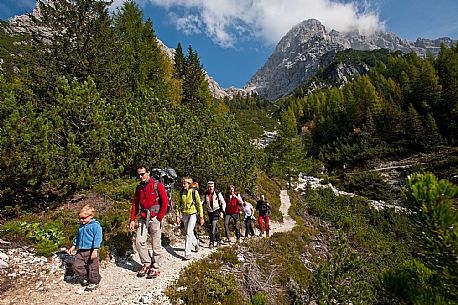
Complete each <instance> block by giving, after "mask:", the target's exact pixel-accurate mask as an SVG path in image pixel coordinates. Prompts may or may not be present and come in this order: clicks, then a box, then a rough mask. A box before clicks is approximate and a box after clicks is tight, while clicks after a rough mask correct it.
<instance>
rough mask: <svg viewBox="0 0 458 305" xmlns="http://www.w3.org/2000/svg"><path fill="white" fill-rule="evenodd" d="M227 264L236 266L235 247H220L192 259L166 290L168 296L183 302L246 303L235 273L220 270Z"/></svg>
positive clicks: (174, 300) (227, 304) (228, 304)
mask: <svg viewBox="0 0 458 305" xmlns="http://www.w3.org/2000/svg"><path fill="white" fill-rule="evenodd" d="M224 264H226V265H229V266H236V265H237V254H236V252H235V250H234V249H233V248H225V249H224V250H218V251H217V252H215V253H213V254H212V255H210V256H209V257H207V258H205V259H203V260H200V261H196V262H192V263H191V264H190V265H189V266H188V267H186V268H185V269H184V270H183V272H182V274H181V275H180V278H179V279H178V281H177V283H175V284H174V285H172V286H170V287H168V288H167V289H166V294H167V296H168V297H169V298H170V299H171V300H172V302H174V303H178V302H183V303H184V304H223V305H232V304H233V305H236V304H241V303H243V302H242V299H243V297H242V296H241V295H240V292H239V289H238V288H237V282H236V278H235V276H234V274H232V273H224V272H222V271H221V268H222V266H223V265H224Z"/></svg>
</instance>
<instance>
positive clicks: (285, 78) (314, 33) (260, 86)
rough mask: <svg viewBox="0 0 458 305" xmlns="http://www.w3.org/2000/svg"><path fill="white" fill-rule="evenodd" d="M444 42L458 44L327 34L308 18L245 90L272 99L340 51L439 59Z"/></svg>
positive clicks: (385, 34)
mask: <svg viewBox="0 0 458 305" xmlns="http://www.w3.org/2000/svg"><path fill="white" fill-rule="evenodd" d="M441 43H444V44H445V45H446V46H451V45H453V44H454V43H456V41H454V40H452V39H450V38H439V39H437V40H429V39H421V38H419V39H417V41H416V42H415V43H414V42H410V41H407V40H406V39H402V38H399V37H398V36H396V34H394V33H390V32H376V33H373V34H370V35H362V34H360V33H357V32H346V33H341V32H338V31H336V30H329V31H328V30H326V28H325V26H324V25H323V24H321V22H320V21H318V20H316V19H308V20H304V21H302V22H300V23H298V24H296V25H295V26H294V27H293V28H292V29H291V30H290V31H289V32H288V33H287V34H286V35H285V36H284V37H283V38H282V39H281V40H280V42H279V43H278V44H277V47H276V49H275V51H274V52H273V53H272V55H271V56H270V57H269V59H268V60H267V62H266V63H265V64H264V65H263V66H262V67H261V68H260V69H259V70H258V71H257V72H256V74H255V75H254V76H253V77H252V78H251V79H250V80H249V81H248V82H247V84H246V86H245V88H247V89H250V90H253V91H255V92H256V93H258V94H259V95H260V96H262V97H264V98H267V99H269V100H273V99H276V98H279V97H282V96H285V95H287V94H288V93H290V92H292V91H293V90H294V89H295V88H297V87H299V86H301V85H304V84H305V83H306V82H307V81H308V80H309V79H310V78H311V77H312V76H313V75H315V74H316V73H317V71H318V70H319V68H321V67H326V64H329V63H330V62H332V59H333V56H334V54H336V53H337V52H338V51H341V50H345V49H355V50H363V51H365V50H375V49H389V50H392V51H396V50H399V51H402V52H404V53H409V52H415V53H417V54H418V55H419V56H421V57H425V56H426V54H427V53H428V52H431V53H432V54H433V56H437V54H438V53H439V51H440V45H441Z"/></svg>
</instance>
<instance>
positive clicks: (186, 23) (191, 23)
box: [169, 12, 202, 35]
mask: <svg viewBox="0 0 458 305" xmlns="http://www.w3.org/2000/svg"><path fill="white" fill-rule="evenodd" d="M169 18H170V22H171V23H173V24H175V25H176V27H177V29H178V30H179V31H182V32H183V33H185V34H186V35H190V34H197V33H200V32H201V30H200V28H201V27H202V21H201V20H200V17H199V16H197V15H189V16H184V17H180V16H178V15H177V14H175V13H174V12H170V13H169Z"/></svg>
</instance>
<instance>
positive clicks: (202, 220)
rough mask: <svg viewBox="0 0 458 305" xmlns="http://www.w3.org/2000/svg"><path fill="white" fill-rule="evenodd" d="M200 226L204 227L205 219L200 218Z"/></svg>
mask: <svg viewBox="0 0 458 305" xmlns="http://www.w3.org/2000/svg"><path fill="white" fill-rule="evenodd" d="M200 225H201V226H203V225H204V218H203V217H201V218H200Z"/></svg>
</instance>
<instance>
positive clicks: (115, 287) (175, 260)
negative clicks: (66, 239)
mask: <svg viewBox="0 0 458 305" xmlns="http://www.w3.org/2000/svg"><path fill="white" fill-rule="evenodd" d="M280 197H281V203H282V205H281V208H280V209H281V211H282V213H283V214H284V221H283V222H282V223H276V222H272V224H271V227H272V232H273V233H275V232H286V231H289V230H291V229H292V228H293V227H294V225H295V222H294V220H293V219H292V218H291V217H290V216H288V215H287V211H288V209H289V207H290V205H291V203H290V201H289V196H288V193H287V192H286V191H281V194H280ZM256 238H260V237H256ZM201 239H202V241H201V247H200V250H199V252H198V253H195V256H194V257H193V259H192V260H191V261H184V260H182V257H183V256H184V243H183V240H181V239H177V240H176V241H175V242H174V243H173V244H170V245H164V248H165V249H164V250H163V257H164V258H163V262H162V267H161V275H160V276H159V277H158V278H156V279H149V280H147V279H146V278H138V277H137V276H136V271H137V270H138V268H139V267H140V264H139V263H138V262H139V259H138V256H137V255H136V254H135V253H134V254H132V257H131V258H130V259H121V258H113V259H112V260H110V261H106V262H104V263H103V265H102V267H101V270H100V272H101V275H102V282H101V284H100V287H99V288H98V289H97V290H94V291H92V292H85V291H84V290H83V288H82V287H81V286H80V284H79V283H78V282H77V280H76V279H75V278H74V277H73V276H66V274H65V273H66V268H65V266H66V265H68V264H69V263H70V262H71V257H69V256H68V255H66V254H65V252H64V251H62V252H60V253H56V254H55V255H53V256H52V257H51V258H49V259H46V258H44V257H37V256H36V255H35V254H34V252H33V249H32V248H31V247H29V246H21V245H16V244H13V243H9V242H6V241H1V240H0V262H3V264H5V265H4V266H3V267H4V268H3V269H0V293H1V298H0V304H37V305H40V304H49V303H52V304H76V303H78V304H80V305H83V304H170V302H169V300H168V298H167V297H166V296H165V294H164V289H165V288H166V287H168V286H169V285H170V284H172V283H173V282H174V281H176V280H177V279H178V278H179V275H180V272H181V271H182V270H183V268H185V267H186V266H187V265H188V264H189V263H190V262H192V261H195V260H199V259H202V258H204V257H207V256H208V255H209V254H211V253H212V252H213V251H215V249H210V248H208V246H207V245H208V237H206V238H205V236H204V237H201ZM242 245H243V242H242ZM0 265H1V263H0Z"/></svg>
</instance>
